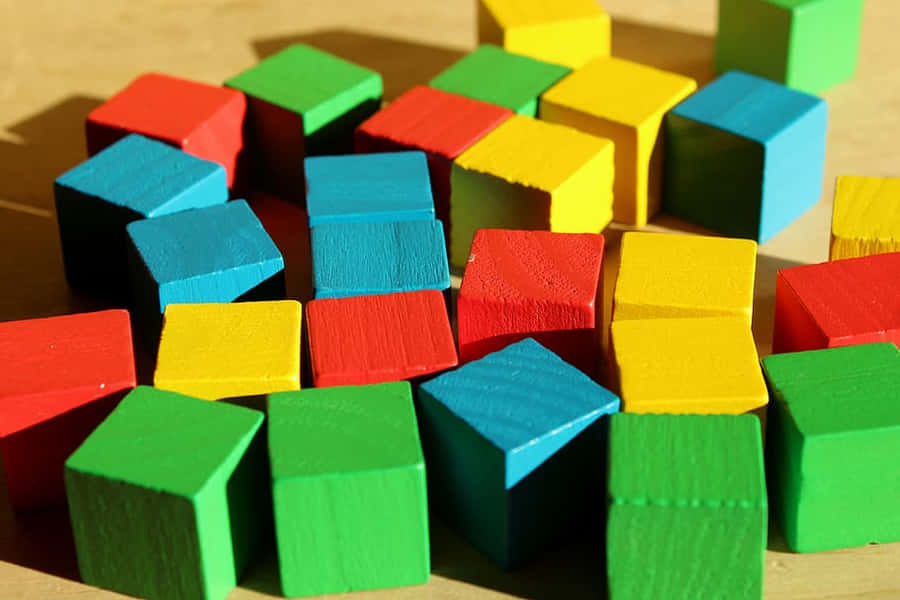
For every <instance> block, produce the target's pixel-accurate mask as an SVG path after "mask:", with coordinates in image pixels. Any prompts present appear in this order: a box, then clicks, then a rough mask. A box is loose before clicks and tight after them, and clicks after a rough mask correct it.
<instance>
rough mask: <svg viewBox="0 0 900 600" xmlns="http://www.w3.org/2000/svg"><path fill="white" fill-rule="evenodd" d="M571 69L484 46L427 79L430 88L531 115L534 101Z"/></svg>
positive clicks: (488, 45) (535, 105)
mask: <svg viewBox="0 0 900 600" xmlns="http://www.w3.org/2000/svg"><path fill="white" fill-rule="evenodd" d="M571 71H572V70H571V69H569V68H568V67H564V66H561V65H556V64H553V63H548V62H543V61H541V60H537V59H534V58H530V57H528V56H522V55H521V54H514V53H512V52H507V51H506V50H504V49H502V48H500V47H498V46H494V45H493V44H484V45H482V46H479V47H478V49H476V50H475V51H474V52H472V53H471V54H468V55H466V56H464V57H463V58H461V59H460V60H458V61H457V62H456V63H455V64H453V65H451V66H450V67H448V68H447V69H446V70H445V71H444V72H443V73H441V74H440V75H438V76H437V77H435V78H434V79H432V80H431V83H430V84H429V85H430V86H431V87H433V88H437V89H439V90H443V91H445V92H451V93H454V94H459V95H461V96H466V97H468V98H473V99H475V100H481V101H483V102H490V103H492V104H497V105H499V106H504V107H506V108H509V109H510V110H514V111H516V112H517V113H519V114H524V115H527V116H531V117H533V116H535V110H536V107H537V98H538V97H539V96H540V95H541V94H543V93H544V91H546V90H547V89H548V88H550V87H551V86H552V85H553V84H555V83H556V82H557V81H559V80H560V79H562V78H563V77H565V76H566V75H568V74H569V73H570V72H571Z"/></svg>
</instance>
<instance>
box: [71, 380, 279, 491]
mask: <svg viewBox="0 0 900 600" xmlns="http://www.w3.org/2000/svg"><path fill="white" fill-rule="evenodd" d="M263 418H264V417H263V414H262V413H261V412H259V411H255V410H250V409H247V408H242V407H240V406H234V405H231V404H225V403H221V402H209V401H207V400H200V399H197V398H192V397H190V396H183V395H181V394H176V393H173V392H166V391H163V390H158V389H156V388H152V387H147V386H138V387H136V388H135V389H134V390H132V391H131V392H130V393H129V394H128V395H127V396H125V398H124V399H122V401H121V402H120V403H119V405H118V407H116V409H115V410H114V411H113V412H112V413H110V415H109V417H107V418H106V420H105V421H103V423H101V424H100V426H99V427H97V429H95V430H94V432H93V433H92V434H91V435H90V436H88V438H87V439H86V440H85V441H84V443H83V444H82V445H81V446H80V447H79V448H78V449H77V450H76V451H75V453H74V454H72V456H70V457H69V460H67V461H66V469H71V470H75V471H81V472H84V473H89V474H93V475H96V476H99V477H104V478H107V479H113V480H117V481H123V482H126V483H130V484H132V485H137V486H141V487H146V488H152V489H155V490H159V491H162V492H166V493H169V494H173V495H178V496H185V497H195V496H196V495H197V494H198V493H199V492H201V491H202V490H203V489H204V487H205V486H206V484H207V483H208V482H209V481H211V480H212V479H214V478H215V477H216V475H219V474H223V475H225V476H227V475H230V474H231V472H232V471H233V470H234V468H235V467H236V466H237V464H238V462H239V461H240V459H241V457H242V456H243V454H244V451H245V450H246V449H247V447H248V446H249V445H250V442H251V441H252V440H253V436H254V435H255V434H256V432H257V430H258V429H259V428H260V426H261V425H262V422H263Z"/></svg>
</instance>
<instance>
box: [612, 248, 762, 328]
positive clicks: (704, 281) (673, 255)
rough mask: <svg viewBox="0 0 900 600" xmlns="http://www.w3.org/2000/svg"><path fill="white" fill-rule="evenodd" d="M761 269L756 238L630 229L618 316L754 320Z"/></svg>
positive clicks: (615, 311)
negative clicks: (758, 269) (756, 283)
mask: <svg viewBox="0 0 900 600" xmlns="http://www.w3.org/2000/svg"><path fill="white" fill-rule="evenodd" d="M755 274H756V242H754V241H752V240H739V239H732V238H719V237H707V236H702V235H681V234H666V233H643V232H635V231H631V232H627V233H625V234H624V235H623V236H622V250H621V261H620V265H619V277H618V279H617V280H616V289H615V294H614V296H613V319H614V320H616V321H620V320H626V319H670V318H681V317H715V316H733V317H741V318H742V319H743V320H744V323H745V324H746V325H749V324H750V321H751V317H752V314H753V281H754V276H755Z"/></svg>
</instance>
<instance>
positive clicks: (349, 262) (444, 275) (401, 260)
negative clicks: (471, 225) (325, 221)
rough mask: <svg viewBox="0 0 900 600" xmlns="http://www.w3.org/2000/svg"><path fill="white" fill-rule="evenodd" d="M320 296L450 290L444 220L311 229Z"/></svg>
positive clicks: (353, 224) (352, 224)
mask: <svg viewBox="0 0 900 600" xmlns="http://www.w3.org/2000/svg"><path fill="white" fill-rule="evenodd" d="M310 246H311V247H312V272H313V287H314V289H315V297H316V298H342V297H346V296H363V295H369V294H391V293H394V292H413V291H418V290H441V291H443V290H447V289H449V288H450V267H449V266H448V264H447V246H446V244H445V242H444V228H443V225H442V224H441V222H440V221H438V220H435V219H432V220H430V221H399V222H393V223H345V224H340V225H319V226H317V227H313V228H312V230H311V231H310Z"/></svg>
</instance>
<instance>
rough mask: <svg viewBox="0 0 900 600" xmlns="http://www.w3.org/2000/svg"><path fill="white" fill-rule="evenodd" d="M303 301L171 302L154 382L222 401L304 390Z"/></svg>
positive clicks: (160, 345) (155, 384)
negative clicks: (302, 386)
mask: <svg viewBox="0 0 900 600" xmlns="http://www.w3.org/2000/svg"><path fill="white" fill-rule="evenodd" d="M300 322H301V307H300V303H299V302H295V301H293V300H283V301H277V302H238V303H234V304H170V305H168V306H167V307H166V312H165V320H164V322H163V330H162V337H161V339H160V343H159V356H158V358H157V363H156V372H155V373H154V375H153V385H154V386H156V387H158V388H161V389H165V390H169V391H173V392H179V393H182V394H188V395H191V396H196V397H198V398H204V399H206V400H218V399H221V398H232V397H235V396H249V395H257V394H268V393H271V392H279V391H288V390H298V389H300Z"/></svg>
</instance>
